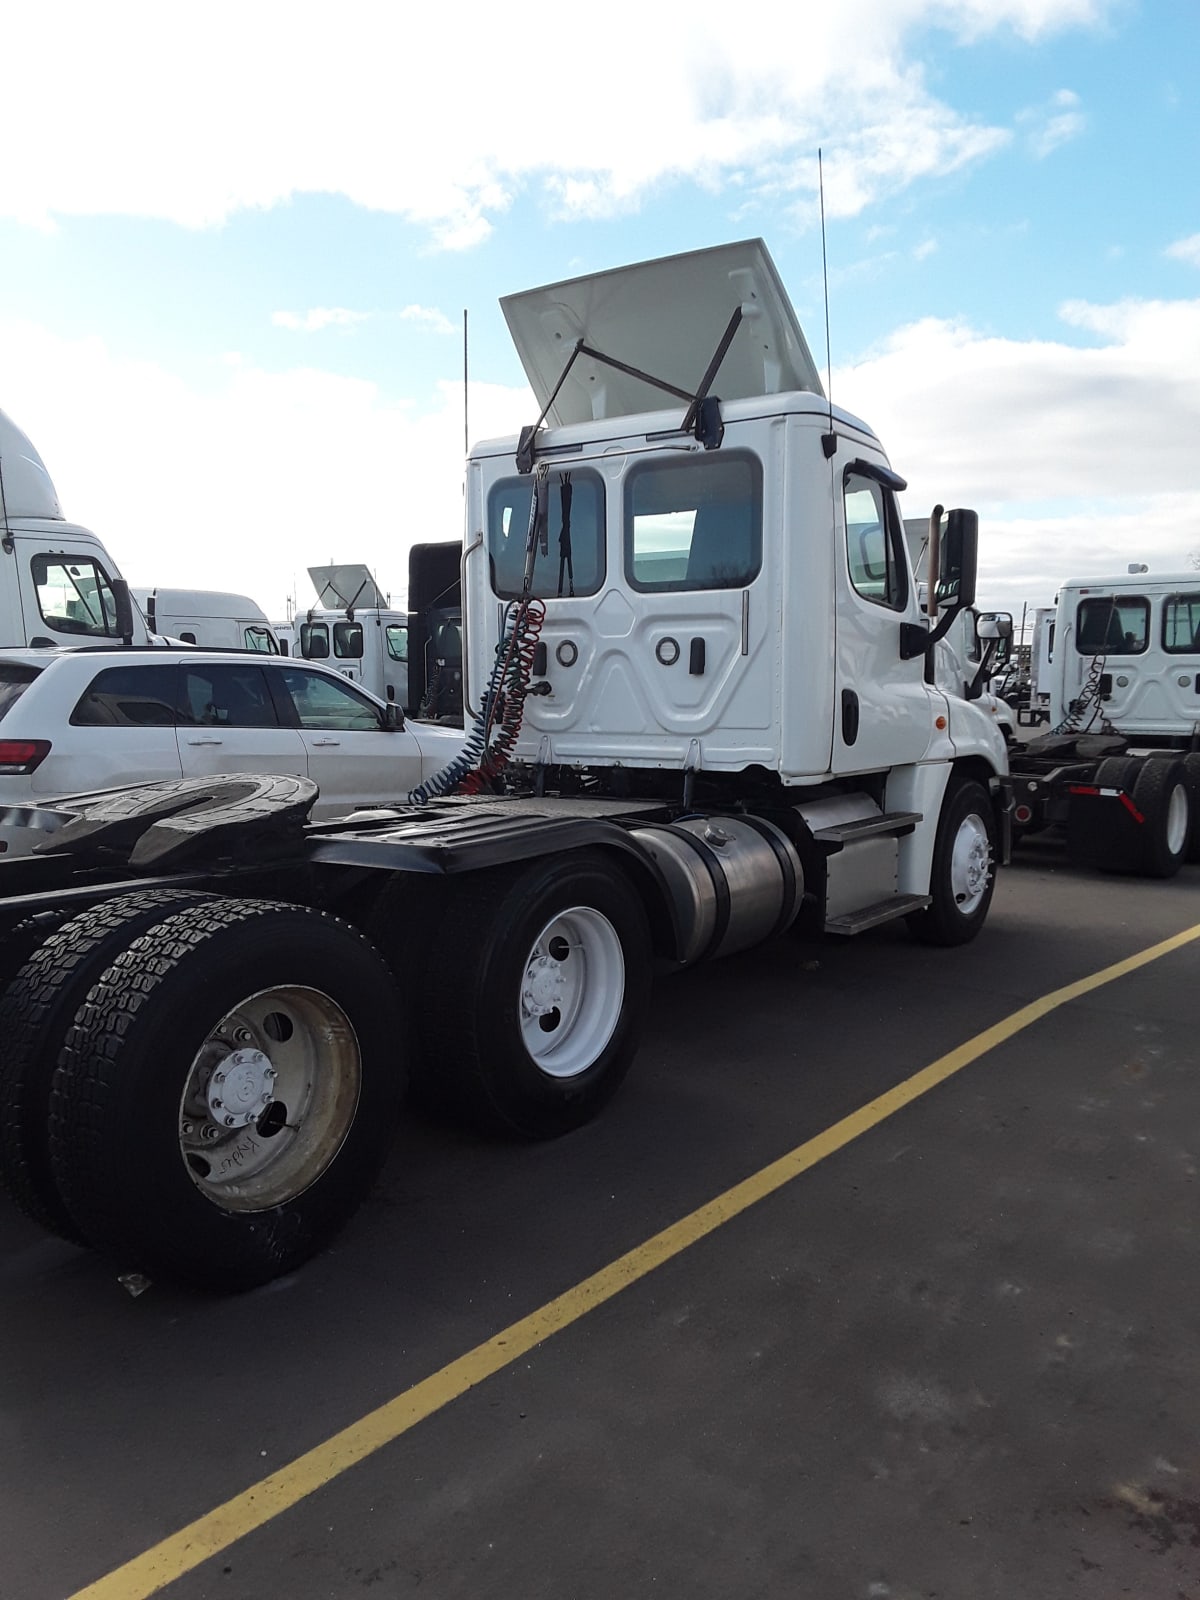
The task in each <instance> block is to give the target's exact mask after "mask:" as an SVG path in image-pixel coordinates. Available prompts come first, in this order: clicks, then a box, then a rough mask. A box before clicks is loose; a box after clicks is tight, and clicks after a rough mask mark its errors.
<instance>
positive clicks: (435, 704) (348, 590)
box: [293, 540, 463, 724]
mask: <svg viewBox="0 0 1200 1600" xmlns="http://www.w3.org/2000/svg"><path fill="white" fill-rule="evenodd" d="M461 557H462V545H461V543H460V542H459V541H458V540H447V541H445V542H443V543H435V544H418V545H413V547H412V548H411V550H410V551H409V594H410V596H411V595H418V594H419V595H420V596H421V601H420V604H419V605H418V606H417V608H416V609H415V610H402V609H397V608H394V607H392V606H391V604H390V596H387V595H385V594H383V592H382V591H381V590H380V588H379V586H378V584H377V583H376V582H375V579H374V578H373V576H372V575H371V572H370V570H369V569H368V568H367V567H366V566H363V565H362V564H360V563H347V564H345V565H340V566H335V565H330V566H325V567H310V568H309V569H308V575H309V577H310V578H311V579H312V584H313V588H314V589H315V590H316V593H317V597H318V604H317V605H316V606H314V607H312V608H310V609H309V610H308V611H307V612H305V613H303V616H297V618H296V620H295V647H294V651H293V653H294V654H296V655H299V656H303V657H304V659H305V660H306V661H324V662H326V663H327V664H329V665H330V666H334V667H336V668H337V670H338V671H339V672H341V673H342V674H343V676H344V677H347V678H350V679H351V680H352V681H353V682H355V683H361V684H362V685H363V687H364V688H366V689H369V690H370V691H371V693H372V694H375V695H378V696H379V698H380V699H381V700H388V701H390V702H394V703H395V704H397V705H399V706H400V707H401V708H402V710H403V711H404V712H405V713H406V714H407V715H409V716H414V717H421V718H425V719H427V720H429V721H435V722H451V723H458V724H461V722H462V716H463V700H462V664H463V663H462V600H461V592H460V584H459V563H460V560H461Z"/></svg>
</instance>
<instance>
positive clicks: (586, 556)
mask: <svg viewBox="0 0 1200 1600" xmlns="http://www.w3.org/2000/svg"><path fill="white" fill-rule="evenodd" d="M548 488H549V495H548V499H547V506H546V509H547V513H548V515H547V519H546V522H547V532H546V551H545V554H544V555H543V553H542V549H541V544H540V541H539V544H538V547H537V553H536V556H535V558H534V565H533V589H532V592H533V593H534V594H535V595H538V596H540V597H541V598H542V599H543V600H546V599H552V598H554V597H557V596H559V595H586V594H597V593H598V592H599V590H600V585H601V584H602V583H603V582H604V485H603V483H602V482H601V480H600V478H599V477H598V475H597V474H596V473H594V472H591V471H589V470H587V469H586V468H583V469H580V470H577V471H574V472H552V473H551V474H550V482H549V486H548ZM532 494H533V479H532V478H505V479H503V480H502V481H501V482H499V483H497V484H494V485H493V487H492V489H491V491H490V492H489V494H488V504H487V549H488V567H489V570H490V572H491V579H492V590H493V593H495V594H497V595H499V596H500V598H501V599H502V600H514V599H516V598H517V597H518V596H519V595H520V593H521V587H522V584H523V582H524V577H525V550H526V546H527V543H528V538H529V507H530V501H531V497H532Z"/></svg>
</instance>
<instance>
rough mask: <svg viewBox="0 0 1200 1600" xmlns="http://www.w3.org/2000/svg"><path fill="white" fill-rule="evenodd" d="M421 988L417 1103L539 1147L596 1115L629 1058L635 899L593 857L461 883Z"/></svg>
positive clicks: (642, 995) (635, 1028) (638, 1007)
mask: <svg viewBox="0 0 1200 1600" xmlns="http://www.w3.org/2000/svg"><path fill="white" fill-rule="evenodd" d="M433 955H434V959H433V960H432V961H431V962H430V964H429V968H428V970H429V972H430V974H431V976H430V978H429V980H428V982H427V985H426V990H425V996H426V1003H425V1006H424V1023H423V1028H422V1056H423V1061H422V1065H421V1069H420V1070H421V1073H422V1076H423V1080H424V1082H423V1085H422V1086H423V1088H424V1089H425V1090H426V1098H427V1099H434V1100H435V1101H437V1102H438V1103H440V1104H441V1105H442V1106H443V1107H446V1108H449V1109H452V1110H454V1111H456V1112H457V1113H459V1114H461V1115H463V1116H465V1117H466V1118H468V1119H469V1120H471V1121H473V1122H475V1123H476V1124H477V1125H481V1126H484V1127H486V1128H489V1129H491V1130H493V1131H499V1132H504V1133H509V1134H516V1135H518V1136H521V1137H524V1138H530V1139H549V1138H554V1137H556V1136H557V1135H559V1134H562V1133H567V1132H569V1131H570V1130H571V1129H573V1128H576V1127H579V1126H580V1125H581V1124H582V1123H584V1122H587V1121H588V1120H589V1118H591V1117H593V1116H595V1115H596V1113H597V1112H598V1111H599V1110H600V1108H601V1107H602V1106H603V1105H604V1104H605V1102H606V1101H607V1100H608V1099H609V1098H610V1096H611V1095H612V1094H613V1093H614V1092H615V1090H616V1089H617V1087H618V1085H619V1084H620V1082H621V1080H622V1079H623V1078H624V1076H625V1073H626V1071H627V1070H628V1068H629V1064H630V1062H631V1061H632V1060H633V1057H634V1054H635V1053H636V1051H637V1046H638V1041H639V1038H640V1034H641V1029H642V1024H643V1022H644V1020H645V1015H646V1010H647V1007H648V1005H649V999H650V974H651V960H652V954H651V941H650V930H649V925H648V922H647V919H646V913H645V910H644V908H643V906H642V902H641V900H640V898H639V896H638V894H637V891H636V890H635V889H634V887H633V885H632V884H631V883H630V882H629V880H628V879H627V878H626V877H625V875H624V874H623V873H622V871H621V869H620V866H619V864H617V863H615V862H614V861H612V860H611V859H610V858H609V857H608V856H607V855H605V854H604V853H603V852H601V851H591V850H580V851H577V852H572V853H570V854H567V855H559V856H550V857H547V858H546V859H545V860H542V861H536V862H532V863H531V864H530V865H529V866H527V867H524V868H520V869H515V870H513V869H505V870H503V871H501V872H497V873H481V874H479V876H478V879H477V880H476V881H475V882H471V883H466V884H464V885H462V887H461V889H460V891H459V893H458V895H457V896H456V897H455V898H454V899H453V900H452V901H451V903H450V905H449V907H448V908H447V913H446V915H445V917H444V918H443V920H442V924H441V927H440V930H439V937H438V941H437V947H436V949H435V951H434V952H433Z"/></svg>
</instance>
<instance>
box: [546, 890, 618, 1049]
mask: <svg viewBox="0 0 1200 1600" xmlns="http://www.w3.org/2000/svg"><path fill="white" fill-rule="evenodd" d="M624 993H625V953H624V951H623V950H622V948H621V940H620V938H619V937H618V934H617V931H616V929H615V928H614V927H613V925H612V923H611V922H610V921H609V920H608V918H607V917H606V916H604V915H603V914H602V913H601V912H599V911H596V910H595V909H593V907H591V906H572V907H571V909H570V910H568V911H561V912H559V914H558V915H557V916H555V917H552V918H551V920H550V921H549V922H548V923H547V924H546V926H545V927H544V928H543V929H542V931H541V933H539V934H538V936H537V939H536V940H535V941H534V945H533V948H532V950H531V951H530V952H529V956H528V959H527V960H526V962H525V969H524V972H523V973H522V976H521V1038H522V1041H523V1042H524V1045H525V1048H526V1050H527V1051H528V1052H529V1054H530V1056H531V1057H532V1059H533V1061H534V1063H535V1064H536V1065H537V1066H538V1067H539V1068H540V1070H541V1071H542V1072H544V1073H545V1074H546V1075H547V1077H550V1078H557V1079H565V1078H576V1077H578V1076H579V1075H580V1073H583V1072H586V1071H587V1070H588V1068H589V1067H590V1066H592V1065H593V1064H594V1063H595V1062H596V1061H597V1060H598V1059H599V1057H600V1056H601V1055H602V1054H603V1052H604V1049H605V1047H606V1045H607V1044H608V1042H609V1040H610V1039H611V1038H612V1036H613V1031H614V1030H615V1028H616V1026H617V1018H618V1017H619V1015H620V1010H621V1001H622V998H623V996H624Z"/></svg>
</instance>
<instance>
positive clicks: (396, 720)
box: [383, 700, 404, 733]
mask: <svg viewBox="0 0 1200 1600" xmlns="http://www.w3.org/2000/svg"><path fill="white" fill-rule="evenodd" d="M383 725H384V727H385V728H386V729H387V731H388V732H389V733H395V731H396V729H397V728H402V727H403V726H404V713H403V711H401V709H400V707H399V706H398V705H397V704H396V702H395V701H394V700H389V701H388V703H387V705H385V706H384V708H383Z"/></svg>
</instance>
